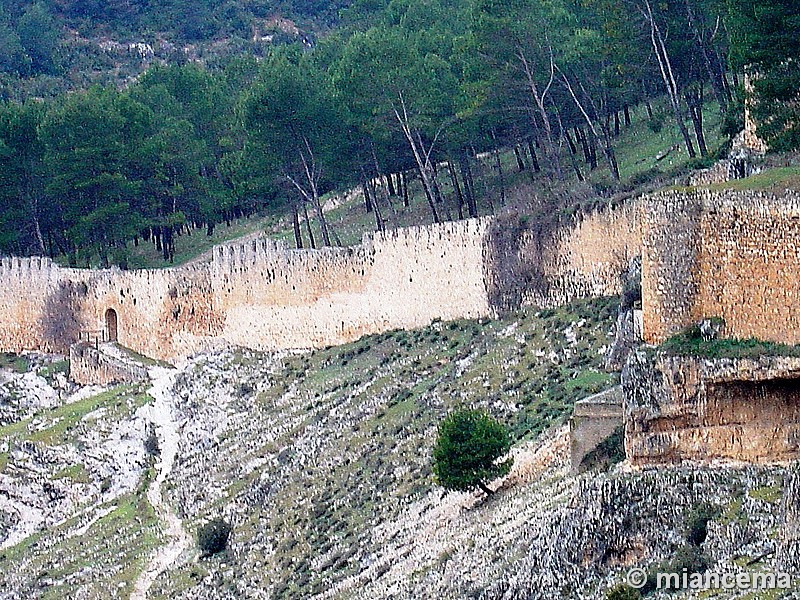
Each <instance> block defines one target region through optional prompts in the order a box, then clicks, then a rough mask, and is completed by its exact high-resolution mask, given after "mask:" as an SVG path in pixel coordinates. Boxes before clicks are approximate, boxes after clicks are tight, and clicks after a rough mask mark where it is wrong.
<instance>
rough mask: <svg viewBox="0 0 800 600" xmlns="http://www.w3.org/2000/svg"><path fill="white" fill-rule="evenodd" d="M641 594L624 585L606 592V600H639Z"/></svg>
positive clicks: (621, 584)
mask: <svg viewBox="0 0 800 600" xmlns="http://www.w3.org/2000/svg"><path fill="white" fill-rule="evenodd" d="M641 597H642V593H641V592H640V591H639V590H637V589H636V588H634V587H631V586H629V585H627V584H625V583H620V584H619V585H618V586H616V587H614V588H612V589H610V590H608V591H607V592H606V600H641Z"/></svg>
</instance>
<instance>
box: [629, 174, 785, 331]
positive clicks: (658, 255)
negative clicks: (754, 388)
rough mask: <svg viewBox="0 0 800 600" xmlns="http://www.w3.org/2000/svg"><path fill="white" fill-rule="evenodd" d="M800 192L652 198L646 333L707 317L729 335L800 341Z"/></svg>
mask: <svg viewBox="0 0 800 600" xmlns="http://www.w3.org/2000/svg"><path fill="white" fill-rule="evenodd" d="M799 272H800V195H799V194H798V192H796V191H787V192H786V193H785V194H783V195H780V196H777V195H775V194H772V193H767V192H761V191H744V192H742V191H732V190H721V191H712V190H693V191H675V192H667V193H661V194H657V195H655V196H653V197H651V198H650V199H649V200H648V201H647V202H646V209H645V223H644V233H643V242H642V306H643V309H644V338H645V340H646V341H648V342H650V343H660V342H661V341H663V340H664V339H666V338H667V337H669V336H670V335H673V334H674V333H676V332H677V331H679V330H680V329H682V328H684V327H686V326H688V325H690V324H692V323H695V322H697V321H699V320H701V319H703V318H707V317H721V318H723V319H724V320H725V334H726V335H727V336H729V337H736V338H750V337H755V338H759V339H762V340H770V341H775V342H784V343H789V344H797V343H800V302H799V301H800V278H798V277H797V273H799Z"/></svg>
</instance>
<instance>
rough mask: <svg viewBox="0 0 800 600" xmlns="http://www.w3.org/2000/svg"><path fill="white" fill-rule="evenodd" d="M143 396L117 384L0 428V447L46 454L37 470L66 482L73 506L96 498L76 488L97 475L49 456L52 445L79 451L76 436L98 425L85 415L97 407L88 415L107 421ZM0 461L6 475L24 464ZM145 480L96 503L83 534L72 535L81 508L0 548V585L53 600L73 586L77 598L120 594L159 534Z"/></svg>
mask: <svg viewBox="0 0 800 600" xmlns="http://www.w3.org/2000/svg"><path fill="white" fill-rule="evenodd" d="M149 400H150V398H149V396H147V395H146V394H145V393H144V391H143V389H142V388H141V387H139V386H130V385H124V386H119V387H116V388H113V389H111V390H109V391H107V392H103V393H101V394H98V395H95V396H91V397H88V398H85V399H83V400H79V401H77V402H74V403H72V404H68V405H64V406H61V407H58V408H55V409H51V410H43V411H41V412H40V413H38V414H37V415H35V416H34V417H33V418H32V419H27V420H25V421H20V422H17V423H14V424H12V425H8V426H5V427H2V428H0V445H1V446H3V447H10V448H12V449H14V448H20V447H24V446H28V447H30V445H33V447H35V449H36V452H42V453H44V455H45V456H48V459H47V461H46V469H45V470H44V471H43V472H42V475H43V476H44V477H45V478H49V479H51V480H53V481H58V480H64V479H69V480H71V481H72V484H73V485H74V487H75V490H76V492H77V494H78V498H79V502H78V508H81V507H83V506H88V505H89V504H91V503H93V502H95V501H96V500H97V499H98V498H97V497H96V496H95V495H94V494H92V493H91V492H88V493H87V490H88V489H96V487H95V488H86V489H84V487H83V484H86V483H89V482H90V481H92V480H93V479H96V478H97V477H98V474H96V473H90V472H87V470H86V468H85V467H84V465H83V464H82V463H71V464H67V463H64V462H63V461H60V460H56V459H55V458H54V456H55V455H54V454H53V453H52V451H53V449H54V448H56V447H77V448H78V449H79V450H80V449H81V448H82V447H83V444H84V442H83V441H82V437H83V436H84V435H86V434H89V433H90V432H91V431H92V430H93V429H97V427H98V425H97V424H96V421H95V420H87V416H88V415H90V414H92V413H94V414H95V415H100V414H101V412H102V417H99V416H98V417H96V418H102V419H103V421H104V422H106V423H115V422H119V421H122V420H124V419H127V418H129V417H130V416H131V415H132V414H133V413H134V412H135V411H136V409H137V408H139V407H140V406H142V405H144V404H146V403H147V402H149ZM9 463H11V464H10V465H9ZM0 467H2V468H0V472H6V473H7V474H12V473H11V471H9V469H11V468H13V469H15V471H14V472H23V473H24V472H25V471H24V470H25V469H26V468H29V467H28V466H27V462H23V463H20V462H19V461H17V459H15V458H14V457H11V456H10V455H9V454H8V453H4V455H3V456H0ZM36 468H38V467H36ZM20 469H23V471H20ZM148 478H149V472H148V475H147V476H146V477H145V478H144V479H143V480H142V481H141V482H140V484H139V487H138V488H137V490H136V492H134V493H131V494H127V495H124V496H122V497H120V498H117V499H116V500H115V501H113V502H110V503H106V504H103V505H100V506H99V507H97V508H96V509H95V510H96V511H102V512H104V513H107V514H105V516H103V517H102V518H100V519H99V520H97V522H95V523H94V524H93V525H92V526H91V527H89V529H88V530H87V531H86V533H85V534H83V535H76V530H77V529H79V528H80V527H81V526H82V525H83V524H85V523H86V521H87V520H88V517H89V516H90V515H88V514H87V515H83V516H81V517H80V518H78V517H73V518H72V519H69V520H67V521H66V522H64V523H62V524H60V525H57V526H55V527H49V528H47V529H44V530H42V531H40V532H37V533H35V534H34V535H32V536H31V537H29V538H27V539H25V540H23V541H22V542H21V543H19V544H17V545H16V546H13V547H11V548H8V549H6V550H4V551H2V552H0V589H3V588H6V589H13V590H15V593H16V594H17V595H16V596H14V597H20V598H21V597H25V596H26V595H28V596H29V597H30V595H31V594H32V596H33V597H36V598H42V599H53V600H55V599H60V598H71V597H77V595H76V594H77V593H78V591H79V590H80V592H81V594H80V597H83V598H97V599H104V598H109V597H111V596H112V595H114V594H120V597H122V596H127V594H129V593H130V592H131V591H132V588H131V585H132V582H133V581H135V579H136V575H137V574H138V572H139V571H140V570H141V568H142V567H143V566H144V561H145V560H146V558H147V556H148V553H149V551H150V550H151V549H152V548H154V547H155V546H157V545H158V543H159V540H160V536H161V533H160V529H159V524H158V522H157V520H156V518H155V515H154V513H153V510H152V508H151V507H150V504H149V503H148V502H147V500H146V499H145V497H144V494H145V490H146V487H147V483H148ZM94 483H95V484H97V483H98V482H97V481H94ZM112 590H114V591H112Z"/></svg>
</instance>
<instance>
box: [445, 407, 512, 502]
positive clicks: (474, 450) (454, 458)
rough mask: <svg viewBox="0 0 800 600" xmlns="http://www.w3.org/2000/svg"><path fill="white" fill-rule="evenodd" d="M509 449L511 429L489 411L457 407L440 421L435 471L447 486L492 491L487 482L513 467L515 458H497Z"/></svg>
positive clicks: (456, 488)
mask: <svg viewBox="0 0 800 600" xmlns="http://www.w3.org/2000/svg"><path fill="white" fill-rule="evenodd" d="M510 449H511V439H510V437H509V434H508V429H507V428H506V427H505V426H504V425H503V424H502V423H500V422H499V421H497V420H496V419H494V418H492V417H491V416H490V415H489V414H488V413H487V412H486V411H483V410H474V409H461V410H457V411H455V412H453V413H451V414H450V415H448V416H447V417H446V418H445V420H444V421H442V423H441V424H440V425H439V437H438V439H437V440H436V445H435V446H434V448H433V472H434V475H435V476H436V480H437V481H438V482H439V484H440V485H441V486H442V487H444V488H445V489H448V490H457V491H469V490H473V489H481V490H483V491H484V492H486V493H487V494H492V493H494V492H492V491H491V490H490V489H489V488H488V487H487V486H486V484H487V483H489V482H490V481H492V480H493V479H496V478H498V477H502V476H503V475H506V474H508V472H509V471H510V470H511V465H512V463H513V459H512V458H510V457H509V458H506V459H505V460H502V461H498V459H500V458H502V457H503V456H505V455H506V454H508V451H509V450H510Z"/></svg>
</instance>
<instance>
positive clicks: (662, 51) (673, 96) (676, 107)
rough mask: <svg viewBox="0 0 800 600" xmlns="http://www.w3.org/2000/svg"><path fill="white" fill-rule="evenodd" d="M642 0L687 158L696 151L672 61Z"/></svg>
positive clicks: (695, 154)
mask: <svg viewBox="0 0 800 600" xmlns="http://www.w3.org/2000/svg"><path fill="white" fill-rule="evenodd" d="M642 2H643V6H644V8H645V10H642V14H643V15H644V16H645V19H647V22H648V24H649V25H650V41H651V43H652V44H653V50H655V53H656V58H657V59H658V67H659V70H660V71H661V78H662V79H663V80H664V85H665V86H666V88H667V96H669V103H670V105H671V106H672V112H673V115H674V116H675V122H676V123H677V125H678V129H679V131H680V133H681V137H683V141H684V143H685V144H686V152H687V153H688V154H689V158H695V157H696V156H697V153H696V152H695V150H694V144H692V138H691V137H690V136H689V130H688V129H687V128H686V123H685V122H684V120H683V111H682V110H681V97H680V93H679V90H678V84H677V82H676V80H675V75H674V73H673V71H672V61H670V59H669V53H668V52H667V46H666V44H665V43H664V37H663V35H662V34H661V28H660V27H659V26H658V23H657V22H656V18H655V16H654V15H653V8H652V6H650V0H642Z"/></svg>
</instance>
